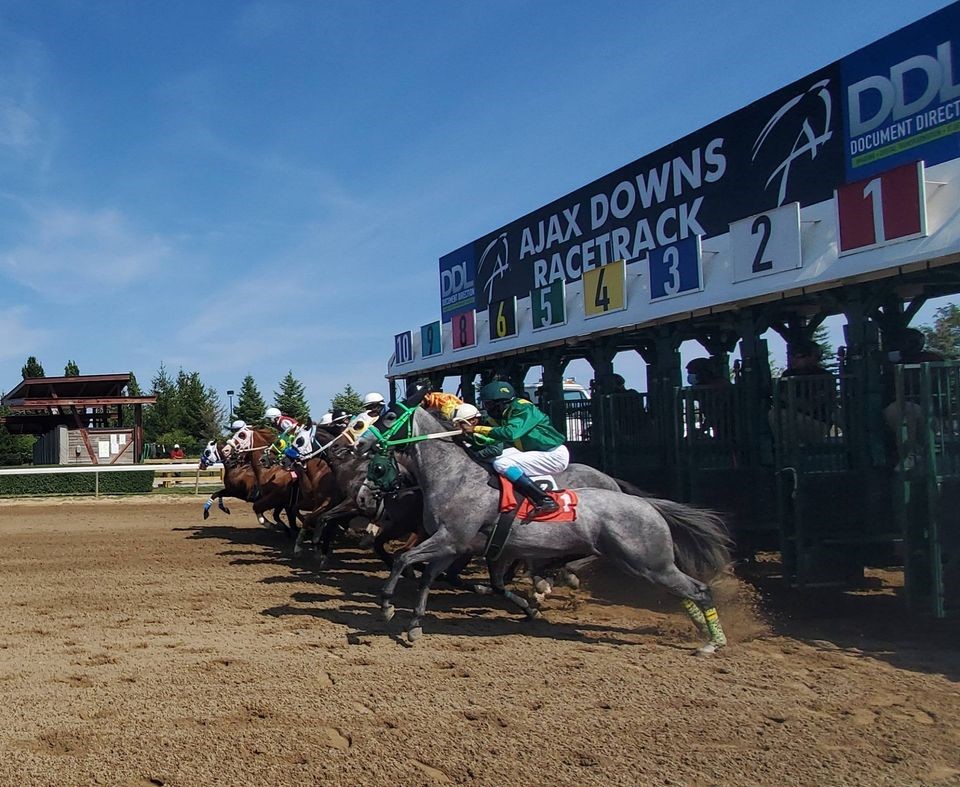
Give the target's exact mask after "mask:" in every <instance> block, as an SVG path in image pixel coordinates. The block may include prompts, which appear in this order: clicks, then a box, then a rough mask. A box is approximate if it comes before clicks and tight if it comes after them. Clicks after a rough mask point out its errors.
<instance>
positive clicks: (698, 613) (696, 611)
mask: <svg viewBox="0 0 960 787" xmlns="http://www.w3.org/2000/svg"><path fill="white" fill-rule="evenodd" d="M681 603H682V604H683V608H684V609H685V610H686V611H687V614H688V615H689V616H690V620H692V621H693V622H694V624H695V625H696V627H697V629H698V630H699V631H700V633H701V634H705V635H707V636H710V629H709V628H708V627H707V619H706V618H705V617H704V616H703V612H702V610H701V609H700V607H698V606H697V605H696V604H695V603H694V602H692V601H691V600H690V599H688V598H685V599H681Z"/></svg>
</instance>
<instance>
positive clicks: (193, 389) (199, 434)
mask: <svg viewBox="0 0 960 787" xmlns="http://www.w3.org/2000/svg"><path fill="white" fill-rule="evenodd" d="M209 415H210V400H209V396H208V392H207V389H206V388H205V387H204V385H203V382H202V381H201V380H200V373H199V372H190V373H187V372H185V371H184V370H183V369H181V370H180V371H179V373H178V374H177V427H178V429H179V431H181V432H184V433H185V434H188V435H190V436H191V437H192V438H193V439H195V440H198V441H199V440H201V439H203V438H204V437H206V438H207V439H208V440H209V439H210V437H216V436H218V435H219V434H220V428H219V426H216V427H215V428H214V431H213V432H212V433H208V432H207V418H208V417H209ZM208 434H209V436H207V435H208ZM204 442H205V441H204Z"/></svg>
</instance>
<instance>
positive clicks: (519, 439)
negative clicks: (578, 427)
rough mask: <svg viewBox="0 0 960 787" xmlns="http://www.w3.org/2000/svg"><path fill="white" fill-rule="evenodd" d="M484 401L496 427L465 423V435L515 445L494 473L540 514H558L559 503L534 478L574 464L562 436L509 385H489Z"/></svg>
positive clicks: (495, 462) (496, 463) (503, 455)
mask: <svg viewBox="0 0 960 787" xmlns="http://www.w3.org/2000/svg"><path fill="white" fill-rule="evenodd" d="M480 400H481V401H482V402H483V405H484V407H485V408H486V410H487V413H488V414H489V415H490V417H491V419H492V420H494V423H496V424H497V425H496V426H473V425H472V424H471V423H470V422H469V421H461V422H460V424H459V426H460V429H461V430H462V431H463V432H464V434H470V435H472V434H479V435H482V436H484V437H487V438H490V439H491V440H494V441H498V442H504V443H513V444H514V445H516V446H519V447H518V448H513V447H508V448H504V449H503V453H501V454H500V456H498V457H497V458H496V459H494V460H493V469H494V470H496V471H497V472H498V473H500V474H501V475H502V476H504V477H505V478H506V479H507V480H508V481H510V482H512V483H513V485H514V486H515V487H516V488H517V490H518V491H519V492H521V493H522V494H524V495H525V496H526V497H528V498H529V499H530V502H532V503H533V504H534V508H535V509H536V510H537V511H538V512H545V513H546V512H551V511H556V510H557V508H558V507H559V506H558V505H557V503H556V502H555V501H554V500H553V499H552V498H551V497H550V496H549V495H547V494H545V493H544V492H543V490H542V489H540V487H539V486H537V485H536V484H535V483H534V482H533V480H532V479H531V478H530V475H531V474H533V475H544V474H548V473H562V472H563V471H564V470H566V469H567V465H568V464H570V453H569V452H568V451H567V447H566V446H565V445H564V444H563V439H564V438H563V435H561V434H560V433H559V432H558V431H557V430H556V429H554V428H553V426H551V425H550V420H549V419H548V418H547V416H546V415H545V414H544V413H542V412H541V411H540V410H539V409H537V407H536V405H534V404H533V402H528V401H527V400H526V399H521V398H519V397H518V396H517V392H516V391H514V389H513V386H512V385H510V383H508V382H503V381H494V382H492V383H487V384H486V385H485V386H483V388H482V389H481V390H480Z"/></svg>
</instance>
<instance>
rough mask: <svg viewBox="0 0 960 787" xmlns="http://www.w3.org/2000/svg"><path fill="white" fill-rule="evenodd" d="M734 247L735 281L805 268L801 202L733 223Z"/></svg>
mask: <svg viewBox="0 0 960 787" xmlns="http://www.w3.org/2000/svg"><path fill="white" fill-rule="evenodd" d="M730 248H731V251H732V252H733V280H734V281H735V282H741V281H749V280H750V279H754V278H756V277H757V276H769V275H771V274H773V273H780V272H782V271H790V270H795V269H797V268H800V267H802V265H803V257H802V255H801V251H800V203H799V202H792V203H790V204H789V205H784V206H783V207H782V208H777V209H776V210H768V211H766V212H765V213H758V214H757V215H756V216H748V217H747V218H745V219H741V220H740V221H735V222H733V223H732V224H731V225H730Z"/></svg>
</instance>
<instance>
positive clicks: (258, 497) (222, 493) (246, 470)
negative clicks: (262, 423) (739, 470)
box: [200, 428, 291, 530]
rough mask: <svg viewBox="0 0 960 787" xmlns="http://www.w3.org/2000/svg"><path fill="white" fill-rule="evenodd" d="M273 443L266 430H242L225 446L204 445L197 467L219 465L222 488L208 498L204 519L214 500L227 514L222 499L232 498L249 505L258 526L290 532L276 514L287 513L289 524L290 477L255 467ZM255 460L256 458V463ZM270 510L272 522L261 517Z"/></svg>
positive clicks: (275, 469) (273, 435) (273, 434)
mask: <svg viewBox="0 0 960 787" xmlns="http://www.w3.org/2000/svg"><path fill="white" fill-rule="evenodd" d="M241 435H242V436H241ZM275 440H276V434H275V433H274V432H272V431H270V430H266V429H251V428H246V429H242V430H240V432H238V433H237V434H236V435H234V437H232V438H230V440H227V441H226V442H225V443H221V444H218V443H217V441H216V440H211V441H210V442H209V443H207V447H206V448H205V449H204V451H203V454H202V455H201V457H200V466H201V467H206V466H209V465H211V464H215V463H217V462H222V463H223V485H224V486H223V489H220V490H218V491H217V492H214V493H213V494H212V495H210V499H209V500H207V502H206V503H204V506H203V518H204V519H207V518H208V517H209V516H210V508H211V506H212V505H213V501H214V500H217V503H218V505H219V507H220V510H221V511H224V512H225V513H227V514H229V513H230V510H229V509H228V508H227V507H226V506H225V505H224V504H223V498H224V497H236V498H238V499H240V500H244V501H246V502H248V503H252V504H253V511H254V514H256V516H257V519H258V521H259V522H260V524H262V525H267V524H270V525H274V526H277V527H284V528H286V529H288V530H289V529H290V528H289V525H287V524H284V523H283V522H282V520H280V512H281V511H283V510H284V509H288V514H287V518H288V521H290V513H289V500H290V488H289V486H290V480H291V479H290V474H289V473H288V472H286V471H284V470H281V469H280V468H270V469H269V472H267V469H265V468H260V467H259V457H262V456H263V454H264V452H265V450H266V449H268V448H269V447H270V446H271V445H273V443H274V441H275ZM255 456H256V457H258V458H257V459H256V461H254V457H255ZM261 469H263V470H264V472H262V473H260V475H259V477H258V473H257V471H258V470H261ZM261 482H262V483H261ZM270 510H272V511H273V520H274V521H272V522H271V521H269V520H268V519H267V518H266V517H265V513H266V512H267V511H270Z"/></svg>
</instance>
